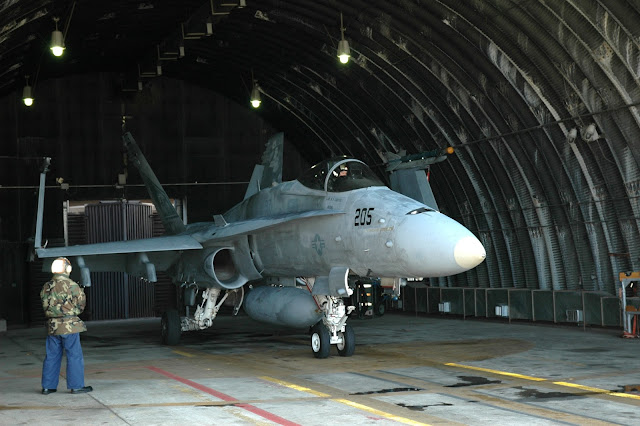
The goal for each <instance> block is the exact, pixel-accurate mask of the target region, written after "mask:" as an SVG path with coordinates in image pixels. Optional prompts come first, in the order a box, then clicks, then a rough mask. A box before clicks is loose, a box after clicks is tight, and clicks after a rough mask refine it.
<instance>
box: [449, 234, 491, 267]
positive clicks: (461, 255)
mask: <svg viewBox="0 0 640 426" xmlns="http://www.w3.org/2000/svg"><path fill="white" fill-rule="evenodd" d="M453 257H454V258H455V260H456V263H457V264H458V266H460V267H461V268H465V269H471V268H475V267H476V266H478V265H479V264H481V263H482V262H483V261H484V259H485V258H486V257H487V252H486V251H485V249H484V246H483V245H482V243H481V242H480V241H479V240H478V239H477V238H476V237H474V236H472V235H469V236H467V237H463V238H461V239H460V240H459V241H458V242H457V243H456V245H455V247H454V249H453Z"/></svg>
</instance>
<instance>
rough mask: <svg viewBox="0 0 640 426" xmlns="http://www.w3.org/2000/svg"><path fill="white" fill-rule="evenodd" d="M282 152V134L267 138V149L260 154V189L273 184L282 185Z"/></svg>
mask: <svg viewBox="0 0 640 426" xmlns="http://www.w3.org/2000/svg"><path fill="white" fill-rule="evenodd" d="M283 150H284V133H282V132H280V133H276V134H275V135H273V136H271V137H270V138H269V142H267V147H266V149H265V150H264V154H262V165H263V166H264V171H263V172H262V179H261V180H260V189H264V188H268V187H270V186H273V184H274V183H282V152H283Z"/></svg>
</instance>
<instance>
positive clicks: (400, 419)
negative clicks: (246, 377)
mask: <svg viewBox="0 0 640 426" xmlns="http://www.w3.org/2000/svg"><path fill="white" fill-rule="evenodd" d="M260 379H262V380H267V381H269V382H273V383H277V384H279V385H280V386H284V387H287V388H290V389H295V390H297V391H300V392H307V393H310V394H313V395H316V396H321V397H325V398H328V397H330V396H331V395H329V394H326V393H322V392H318V391H314V390H313V389H309V388H306V387H304V386H298V385H294V384H293V383H289V382H285V381H283V380H278V379H274V378H273V377H268V376H262V377H260ZM332 401H336V402H339V403H341V404H345V405H348V406H350V407H354V408H357V409H359V410H364V411H368V412H370V413H373V414H376V415H378V416H380V417H385V418H387V419H391V420H394V421H397V422H400V423H404V424H408V425H421V426H429V425H428V424H427V423H420V422H416V421H414V420H411V419H407V418H404V417H400V416H395V415H393V414H390V413H385V412H384V411H380V410H376V409H375V408H371V407H368V406H366V405H362V404H358V403H357V402H353V401H349V400H348V399H332Z"/></svg>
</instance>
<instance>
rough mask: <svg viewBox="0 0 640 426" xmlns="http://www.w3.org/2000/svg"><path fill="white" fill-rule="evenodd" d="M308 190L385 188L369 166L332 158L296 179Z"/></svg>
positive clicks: (343, 158) (350, 159)
mask: <svg viewBox="0 0 640 426" xmlns="http://www.w3.org/2000/svg"><path fill="white" fill-rule="evenodd" d="M298 182H300V183H301V184H303V185H304V186H306V187H307V188H310V189H318V190H324V191H328V192H345V191H352V190H354V189H360V188H368V187H370V186H385V185H384V183H382V181H380V179H378V177H377V176H376V175H375V174H374V173H373V172H372V171H371V169H370V168H369V166H367V165H366V164H364V163H363V162H362V161H360V160H354V159H353V158H347V157H345V156H342V157H333V158H330V159H328V160H324V161H323V162H321V163H318V164H316V165H315V166H313V167H311V168H310V169H309V170H307V171H306V172H305V173H303V174H302V176H300V177H299V178H298Z"/></svg>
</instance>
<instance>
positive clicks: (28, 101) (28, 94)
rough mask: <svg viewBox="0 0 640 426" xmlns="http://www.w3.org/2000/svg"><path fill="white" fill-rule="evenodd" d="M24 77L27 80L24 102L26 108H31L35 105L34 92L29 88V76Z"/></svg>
mask: <svg viewBox="0 0 640 426" xmlns="http://www.w3.org/2000/svg"><path fill="white" fill-rule="evenodd" d="M24 77H25V78H26V80H27V84H26V85H25V86H24V89H22V102H24V104H25V105H26V106H28V107H30V106H31V105H33V91H32V89H31V86H29V76H28V75H25V76H24Z"/></svg>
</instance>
